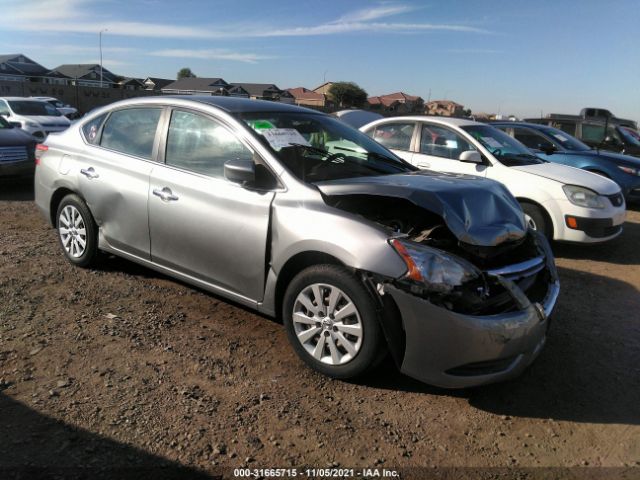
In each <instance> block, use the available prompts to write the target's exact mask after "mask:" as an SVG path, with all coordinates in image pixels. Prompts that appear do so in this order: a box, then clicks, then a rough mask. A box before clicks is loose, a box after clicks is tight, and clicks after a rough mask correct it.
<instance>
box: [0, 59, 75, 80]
mask: <svg viewBox="0 0 640 480" xmlns="http://www.w3.org/2000/svg"><path fill="white" fill-rule="evenodd" d="M0 80H5V81H14V82H24V81H29V82H40V83H48V84H52V85H66V84H67V82H68V78H67V77H66V76H65V75H64V74H62V73H60V72H55V71H50V70H49V69H48V68H45V67H43V66H42V65H40V64H39V63H37V62H34V61H33V60H31V59H30V58H29V57H27V56H26V55H23V54H21V53H15V54H9V55H0Z"/></svg>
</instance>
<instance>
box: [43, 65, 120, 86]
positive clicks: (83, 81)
mask: <svg viewBox="0 0 640 480" xmlns="http://www.w3.org/2000/svg"><path fill="white" fill-rule="evenodd" d="M51 72H55V73H57V74H62V75H64V76H65V77H67V78H68V79H69V84H70V85H78V86H80V87H105V88H107V87H111V88H113V87H114V86H115V85H116V84H117V83H118V81H119V79H118V76H117V75H115V74H114V73H112V72H110V71H109V70H107V69H106V68H104V67H101V66H100V65H99V64H97V63H81V64H75V63H69V64H65V65H60V66H58V67H56V68H54V69H53V70H51Z"/></svg>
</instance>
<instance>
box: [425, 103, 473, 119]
mask: <svg viewBox="0 0 640 480" xmlns="http://www.w3.org/2000/svg"><path fill="white" fill-rule="evenodd" d="M424 113H426V114H427V115H437V116H440V117H461V116H463V115H464V105H460V104H459V103H456V102H453V101H451V100H433V101H431V102H428V103H427V104H426V105H425V109H424Z"/></svg>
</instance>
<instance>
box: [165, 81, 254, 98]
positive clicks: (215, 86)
mask: <svg viewBox="0 0 640 480" xmlns="http://www.w3.org/2000/svg"><path fill="white" fill-rule="evenodd" d="M232 87H233V86H232V85H231V84H229V83H227V82H226V81H225V80H224V79H222V78H207V77H185V78H180V79H178V80H176V81H175V82H172V83H170V84H168V85H165V86H164V87H162V88H161V90H162V93H164V94H168V95H223V96H228V95H230V92H229V90H234V96H244V97H248V96H249V94H248V93H247V92H244V93H243V92H242V89H240V88H235V89H232Z"/></svg>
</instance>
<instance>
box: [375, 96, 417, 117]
mask: <svg viewBox="0 0 640 480" xmlns="http://www.w3.org/2000/svg"><path fill="white" fill-rule="evenodd" d="M367 102H368V103H369V108H371V110H379V111H383V112H396V113H419V112H420V113H421V112H422V108H423V105H424V100H422V98H421V97H418V96H415V95H407V94H406V93H403V92H396V93H390V94H388V95H380V96H377V97H369V98H367Z"/></svg>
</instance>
